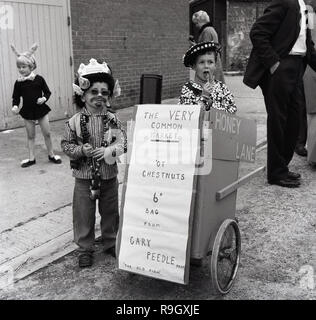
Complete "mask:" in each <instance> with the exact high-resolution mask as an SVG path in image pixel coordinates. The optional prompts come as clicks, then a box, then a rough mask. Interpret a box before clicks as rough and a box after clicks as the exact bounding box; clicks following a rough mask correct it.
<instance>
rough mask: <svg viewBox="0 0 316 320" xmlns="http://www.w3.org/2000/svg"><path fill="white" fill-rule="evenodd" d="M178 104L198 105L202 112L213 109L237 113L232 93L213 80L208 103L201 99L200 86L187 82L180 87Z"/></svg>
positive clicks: (219, 82) (222, 84) (223, 85)
mask: <svg viewBox="0 0 316 320" xmlns="http://www.w3.org/2000/svg"><path fill="white" fill-rule="evenodd" d="M179 104H193V105H196V104H198V105H200V106H201V107H202V108H203V110H209V109H210V108H215V109H218V110H223V111H226V112H228V113H235V112H236V111H237V107H236V104H235V102H234V98H233V95H232V93H231V92H230V91H229V89H228V88H227V86H226V85H225V84H224V83H222V82H221V81H217V80H215V84H214V87H213V90H212V93H211V95H210V99H209V100H208V101H207V100H205V99H204V97H202V87H201V85H200V84H198V83H195V82H193V81H189V82H187V83H186V84H185V85H184V86H183V87H182V90H181V95H180V98H179Z"/></svg>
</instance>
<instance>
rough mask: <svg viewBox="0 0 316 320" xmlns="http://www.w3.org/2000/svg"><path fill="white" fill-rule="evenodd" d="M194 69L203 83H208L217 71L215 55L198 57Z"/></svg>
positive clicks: (207, 54)
mask: <svg viewBox="0 0 316 320" xmlns="http://www.w3.org/2000/svg"><path fill="white" fill-rule="evenodd" d="M193 69H194V70H195V72H196V76H197V77H198V78H199V79H200V80H202V81H208V77H210V78H211V77H212V76H213V75H214V72H215V69H216V62H215V53H214V52H207V53H205V54H203V55H200V56H198V57H197V59H196V61H195V64H194V65H193Z"/></svg>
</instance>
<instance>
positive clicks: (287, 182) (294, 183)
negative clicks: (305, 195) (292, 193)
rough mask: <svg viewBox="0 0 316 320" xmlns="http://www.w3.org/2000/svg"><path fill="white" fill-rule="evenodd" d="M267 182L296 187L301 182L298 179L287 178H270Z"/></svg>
mask: <svg viewBox="0 0 316 320" xmlns="http://www.w3.org/2000/svg"><path fill="white" fill-rule="evenodd" d="M268 183H269V184H275V185H278V186H281V187H285V188H298V187H299V186H300V185H301V183H300V182H299V181H298V180H291V179H289V178H285V179H280V180H272V181H271V180H270V181H268Z"/></svg>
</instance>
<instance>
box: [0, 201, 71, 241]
mask: <svg viewBox="0 0 316 320" xmlns="http://www.w3.org/2000/svg"><path fill="white" fill-rule="evenodd" d="M70 206H72V203H68V204H66V205H64V206H61V207H59V208H57V209H54V210H51V211H49V212H45V213H43V214H40V215H39V216H36V217H33V218H30V219H28V220H26V221H23V222H19V223H18V224H16V225H15V226H13V227H12V228H10V229H6V230H3V231H1V232H0V235H3V234H5V233H9V232H11V231H13V230H14V229H16V228H20V227H23V226H25V225H26V224H28V223H30V222H33V221H35V220H37V219H40V218H44V217H46V216H47V215H49V214H51V213H54V212H56V211H59V210H61V209H64V208H67V207H70Z"/></svg>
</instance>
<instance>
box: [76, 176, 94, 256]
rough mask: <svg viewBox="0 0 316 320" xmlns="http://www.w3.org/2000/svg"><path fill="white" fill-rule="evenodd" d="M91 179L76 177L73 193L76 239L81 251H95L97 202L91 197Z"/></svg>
mask: <svg viewBox="0 0 316 320" xmlns="http://www.w3.org/2000/svg"><path fill="white" fill-rule="evenodd" d="M89 194H90V180H84V179H76V181H75V189H74V195H73V206H72V207H73V228H74V241H75V243H76V244H77V245H78V246H79V249H78V251H79V252H85V251H89V252H92V251H93V246H94V240H95V231H94V228H95V210H96V203H95V201H92V200H91V199H90V198H89Z"/></svg>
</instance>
